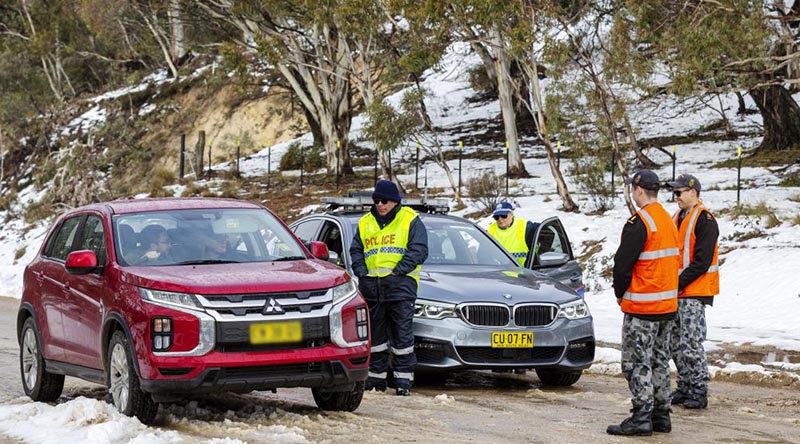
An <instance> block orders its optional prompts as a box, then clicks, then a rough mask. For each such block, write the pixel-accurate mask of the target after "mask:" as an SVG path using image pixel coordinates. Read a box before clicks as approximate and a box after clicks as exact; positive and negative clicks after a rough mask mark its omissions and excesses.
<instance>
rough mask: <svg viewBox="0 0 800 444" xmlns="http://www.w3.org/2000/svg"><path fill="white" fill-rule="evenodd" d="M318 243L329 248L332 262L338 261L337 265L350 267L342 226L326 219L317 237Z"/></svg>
mask: <svg viewBox="0 0 800 444" xmlns="http://www.w3.org/2000/svg"><path fill="white" fill-rule="evenodd" d="M312 240H316V241H320V242H322V243H324V244H325V245H326V246H327V247H328V253H329V254H330V256H331V262H333V261H334V259H335V261H336V265H339V266H340V267H342V268H345V269H347V268H348V266H349V263H348V258H346V257H345V256H346V255H345V254H344V251H345V250H344V238H343V230H342V226H341V225H339V223H338V222H335V221H333V220H330V219H326V220H325V221H324V222H323V223H322V228H321V229H320V230H319V234H318V235H317V236H316V238H315V239H312Z"/></svg>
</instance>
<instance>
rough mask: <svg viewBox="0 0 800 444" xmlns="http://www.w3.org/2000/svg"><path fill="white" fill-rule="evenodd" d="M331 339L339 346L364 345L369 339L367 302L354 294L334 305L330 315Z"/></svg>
mask: <svg viewBox="0 0 800 444" xmlns="http://www.w3.org/2000/svg"><path fill="white" fill-rule="evenodd" d="M330 326H331V340H332V341H333V343H334V344H336V345H338V346H340V347H356V346H359V345H364V344H366V343H367V340H368V339H369V313H368V311H367V304H366V302H364V299H362V298H361V296H360V295H358V294H356V295H355V296H354V297H352V298H350V299H349V300H346V301H344V302H343V303H341V304H337V305H335V306H334V307H333V308H332V309H331V315H330Z"/></svg>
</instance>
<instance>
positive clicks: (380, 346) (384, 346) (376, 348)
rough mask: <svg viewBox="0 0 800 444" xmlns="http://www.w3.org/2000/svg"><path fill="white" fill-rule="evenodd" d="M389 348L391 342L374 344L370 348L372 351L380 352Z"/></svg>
mask: <svg viewBox="0 0 800 444" xmlns="http://www.w3.org/2000/svg"><path fill="white" fill-rule="evenodd" d="M386 350H389V343H388V342H384V343H383V344H378V345H373V346H372V348H370V349H369V352H370V353H380V352H383V351H386Z"/></svg>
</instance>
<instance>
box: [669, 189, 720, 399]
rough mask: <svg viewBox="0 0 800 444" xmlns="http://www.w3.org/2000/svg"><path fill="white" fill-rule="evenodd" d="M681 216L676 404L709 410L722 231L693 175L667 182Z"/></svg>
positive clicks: (677, 215) (675, 334)
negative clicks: (710, 337)
mask: <svg viewBox="0 0 800 444" xmlns="http://www.w3.org/2000/svg"><path fill="white" fill-rule="evenodd" d="M667 186H668V187H670V188H672V193H673V195H674V196H675V202H677V203H678V208H679V209H678V211H676V212H675V214H674V215H673V216H672V218H673V220H674V221H675V225H676V226H677V227H678V230H679V233H678V239H679V240H680V245H681V246H680V261H681V264H680V275H679V276H678V319H677V321H676V322H675V325H674V327H673V333H672V359H673V360H674V361H675V367H677V369H678V387H677V389H676V390H675V391H674V392H672V403H673V404H682V405H683V406H684V407H685V408H688V409H704V408H706V406H707V405H708V358H707V357H706V352H705V350H704V349H703V341H705V340H706V311H705V310H706V308H705V306H706V305H712V304H713V302H714V295H717V294H719V262H718V256H719V240H718V238H719V226H718V225H717V221H716V219H714V216H713V215H712V214H711V212H710V211H708V209H707V208H706V207H705V206H704V205H703V202H702V201H701V200H700V181H699V180H697V178H696V177H694V176H692V175H690V174H684V175H682V176H679V177H678V178H677V179H675V180H674V181H672V182H667Z"/></svg>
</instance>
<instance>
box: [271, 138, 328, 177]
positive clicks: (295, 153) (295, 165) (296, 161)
mask: <svg viewBox="0 0 800 444" xmlns="http://www.w3.org/2000/svg"><path fill="white" fill-rule="evenodd" d="M301 148H302V162H303V169H304V171H316V170H318V169H320V168H323V167H324V166H325V162H324V160H323V158H322V148H321V147H320V146H318V145H312V146H310V147H303V145H302V142H297V143H293V144H292V145H291V146H289V149H288V150H286V154H284V155H283V157H281V163H280V166H279V168H280V170H281V171H286V170H299V169H300V162H301Z"/></svg>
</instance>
